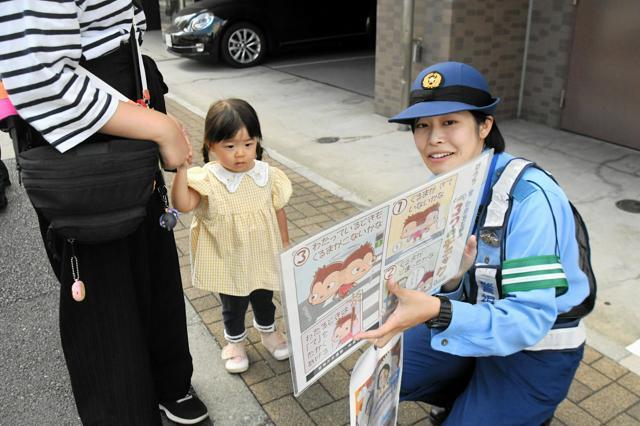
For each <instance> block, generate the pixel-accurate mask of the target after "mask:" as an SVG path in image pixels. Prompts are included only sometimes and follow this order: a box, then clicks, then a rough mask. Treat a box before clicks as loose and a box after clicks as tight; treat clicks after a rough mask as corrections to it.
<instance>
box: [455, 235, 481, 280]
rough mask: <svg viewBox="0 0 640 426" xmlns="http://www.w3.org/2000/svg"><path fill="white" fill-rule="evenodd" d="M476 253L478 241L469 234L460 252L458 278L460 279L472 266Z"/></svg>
mask: <svg viewBox="0 0 640 426" xmlns="http://www.w3.org/2000/svg"><path fill="white" fill-rule="evenodd" d="M477 255H478V241H477V240H476V236H475V235H471V236H470V237H469V239H468V240H467V245H466V246H465V247H464V253H463V254H462V261H460V269H459V270H458V275H457V278H458V279H462V277H463V276H464V274H466V273H467V271H468V270H469V269H471V267H472V266H473V263H474V262H475V261H476V256H477Z"/></svg>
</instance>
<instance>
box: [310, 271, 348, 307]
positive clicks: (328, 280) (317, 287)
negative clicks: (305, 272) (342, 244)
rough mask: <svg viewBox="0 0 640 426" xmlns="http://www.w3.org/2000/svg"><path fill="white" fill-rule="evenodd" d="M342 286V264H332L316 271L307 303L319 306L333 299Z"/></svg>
mask: <svg viewBox="0 0 640 426" xmlns="http://www.w3.org/2000/svg"><path fill="white" fill-rule="evenodd" d="M341 284H342V262H336V263H331V264H329V265H327V266H323V267H322V268H320V269H318V270H317V271H316V274H315V276H314V277H313V284H312V285H311V290H310V292H309V298H308V299H307V302H309V304H311V305H319V304H321V303H324V302H326V301H327V300H329V299H331V298H333V297H334V296H335V295H336V293H338V289H339V288H340V285H341Z"/></svg>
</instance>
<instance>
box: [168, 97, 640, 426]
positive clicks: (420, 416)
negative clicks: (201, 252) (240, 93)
mask: <svg viewBox="0 0 640 426" xmlns="http://www.w3.org/2000/svg"><path fill="white" fill-rule="evenodd" d="M167 107H168V109H169V112H170V113H172V114H173V115H175V116H176V117H178V119H179V120H180V121H182V123H183V124H184V125H185V126H186V127H187V129H188V131H189V134H190V135H191V140H192V143H193V145H194V154H195V155H194V156H195V160H194V162H195V163H201V162H202V158H201V155H200V147H201V141H202V138H203V135H202V130H203V119H202V118H201V117H200V116H198V115H196V114H194V113H192V112H190V111H188V110H187V109H185V108H184V107H182V106H180V105H178V104H177V103H176V102H174V101H172V100H168V102H167ZM266 148H267V151H268V150H269V147H266ZM266 160H267V161H268V162H269V163H271V164H273V165H274V166H277V167H279V168H280V169H282V170H283V171H284V172H285V173H286V174H287V176H288V177H289V178H290V179H291V181H292V183H293V196H292V197H291V200H290V202H289V205H288V206H287V207H286V212H287V217H288V219H289V234H290V237H291V239H292V241H293V242H297V241H301V240H303V239H305V238H307V237H308V236H311V235H313V234H315V233H316V232H318V231H320V230H322V229H325V228H327V227H329V226H331V225H333V224H334V223H336V222H338V221H340V220H342V219H344V218H346V217H348V216H350V215H353V214H355V213H356V212H358V211H359V208H358V207H356V206H355V205H353V204H351V203H349V202H346V201H344V200H342V199H341V198H339V197H338V196H336V195H334V194H332V193H331V192H329V191H327V190H325V189H324V188H322V187H320V186H318V185H317V184H315V183H314V182H312V181H310V180H308V179H307V178H305V177H303V176H302V175H300V174H299V173H297V172H295V171H293V170H292V169H290V168H288V167H286V166H285V165H283V164H281V163H278V162H277V161H275V160H273V159H270V158H268V157H267V158H266ZM170 181H171V176H170V175H168V178H167V183H170ZM190 223H191V215H182V216H181V217H180V223H179V225H178V226H177V227H176V230H175V237H176V243H177V246H178V254H179V256H180V265H181V273H182V280H183V287H184V293H185V296H186V298H187V299H188V300H189V302H190V303H191V305H192V306H193V308H194V310H195V311H196V312H197V314H198V315H199V317H200V318H201V319H202V322H203V323H204V324H205V325H206V328H207V330H208V331H209V333H210V334H211V335H212V336H213V337H215V339H216V341H217V342H218V344H219V345H222V344H224V337H223V325H222V315H221V307H220V302H219V300H218V298H217V296H216V295H214V294H212V293H208V292H205V291H202V290H199V289H196V288H194V287H193V286H192V285H191V276H190V266H189V262H190V260H189V230H188V228H189V224H190ZM276 306H277V308H278V309H277V311H276V315H277V318H278V327H279V328H280V329H281V330H283V329H284V324H283V323H282V309H281V307H280V304H279V298H278V301H277V302H276ZM252 324H253V317H252V314H251V312H249V315H248V316H247V319H246V326H247V329H248V334H249V342H250V344H249V346H248V354H249V358H250V361H251V366H250V368H249V371H247V372H246V373H243V374H241V375H240V377H241V379H242V381H243V382H244V385H245V386H246V387H247V388H248V389H249V390H250V392H251V394H252V395H253V397H254V398H255V400H256V401H257V402H258V403H259V404H260V406H262V408H263V409H264V411H265V413H266V415H267V416H268V417H269V418H270V420H271V421H272V422H273V423H274V424H275V425H293V424H295V425H316V424H317V425H341V424H348V423H349V399H348V386H349V373H350V371H351V369H352V368H353V366H354V364H355V362H356V360H357V359H358V357H359V355H360V352H356V353H354V354H353V355H352V356H351V357H349V358H348V359H347V360H345V361H344V362H343V363H342V364H341V365H340V366H338V367H336V368H334V369H333V370H332V371H331V372H329V373H328V374H327V375H325V376H324V377H323V378H321V379H320V380H319V381H318V382H317V383H316V384H314V385H313V386H311V387H310V388H309V389H308V390H307V391H305V392H304V393H303V394H302V395H301V396H300V398H295V397H294V396H293V389H292V386H291V372H290V370H289V363H288V361H275V360H274V359H273V358H271V356H270V355H269V354H268V353H267V352H266V351H265V350H264V348H263V347H262V345H260V344H259V341H260V337H259V335H258V333H257V331H256V330H255V329H254V328H253V325H252ZM217 352H219V349H216V353H217ZM224 374H228V373H226V372H225V371H224V370H222V369H219V371H208V372H206V375H207V377H213V376H216V375H224ZM195 386H196V390H197V391H198V392H199V393H201V394H202V393H203V388H202V387H201V386H199V385H198V383H195ZM207 391H212V392H216V394H215V395H214V396H213V398H214V399H216V400H221V401H225V399H226V398H228V395H226V394H225V393H224V391H225V390H224V388H217V387H215V386H214V387H211V386H209V387H208V388H207ZM207 397H208V398H207V399H209V398H211V395H207ZM252 402H253V401H252ZM428 411H429V406H428V405H427V404H422V403H413V402H411V403H402V404H401V405H400V410H399V416H398V423H399V424H401V425H409V424H429V421H428ZM211 416H212V419H213V420H214V422H215V421H217V420H218V419H220V418H224V417H225V416H226V414H225V413H222V412H212V413H211ZM552 424H553V425H570V426H571V425H576V426H578V425H579V426H583V425H599V424H608V425H637V424H640V376H638V375H636V374H634V373H633V372H630V371H629V370H627V369H626V368H624V367H622V366H621V365H619V364H618V363H616V362H615V361H614V360H612V359H611V358H608V357H606V356H604V355H602V354H601V353H600V352H598V351H596V350H594V349H593V348H591V347H590V346H587V348H586V350H585V355H584V359H583V361H582V363H581V365H580V368H579V369H578V372H577V374H576V378H575V380H574V382H573V384H572V386H571V389H570V392H569V396H568V398H567V399H566V400H565V401H564V402H563V403H562V404H561V405H560V407H559V408H558V410H557V411H556V416H555V419H554V421H553V423H552Z"/></svg>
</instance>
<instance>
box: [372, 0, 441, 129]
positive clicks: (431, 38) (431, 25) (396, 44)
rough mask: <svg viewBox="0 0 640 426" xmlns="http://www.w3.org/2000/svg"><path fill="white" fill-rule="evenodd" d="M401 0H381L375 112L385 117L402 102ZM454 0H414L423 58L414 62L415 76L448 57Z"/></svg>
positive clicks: (377, 41) (396, 109) (415, 34)
mask: <svg viewBox="0 0 640 426" xmlns="http://www.w3.org/2000/svg"><path fill="white" fill-rule="evenodd" d="M402 3H403V2H402V1H401V0H378V12H377V13H378V15H377V34H376V69H375V88H374V96H375V102H374V108H375V112H376V113H378V114H381V115H384V116H386V117H390V116H392V115H395V114H397V113H398V112H400V111H401V110H402V109H403V108H404V107H405V105H402V97H401V95H402V62H403V54H402V53H403V52H402V50H401V44H400V43H401V37H402ZM453 3H454V0H415V5H414V20H413V26H414V27H413V37H414V39H421V42H422V46H423V48H422V61H421V62H420V63H414V64H413V65H412V78H415V77H416V76H417V75H418V73H419V72H420V71H421V70H422V69H423V68H424V67H426V66H427V65H425V64H432V63H434V62H440V61H446V60H447V59H448V58H449V51H450V42H449V39H450V30H451V17H452V6H453Z"/></svg>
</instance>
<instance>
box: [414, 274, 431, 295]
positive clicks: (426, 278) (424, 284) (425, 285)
mask: <svg viewBox="0 0 640 426" xmlns="http://www.w3.org/2000/svg"><path fill="white" fill-rule="evenodd" d="M431 283H433V271H427V272H425V274H424V275H423V276H422V278H421V279H420V282H419V283H418V285H417V286H416V290H418V291H426V290H427V289H429V287H431Z"/></svg>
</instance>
